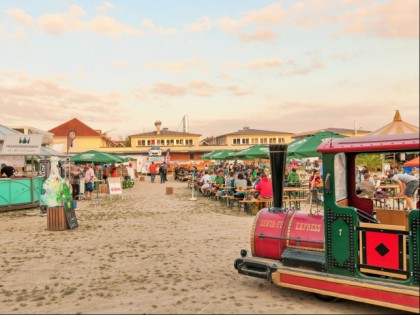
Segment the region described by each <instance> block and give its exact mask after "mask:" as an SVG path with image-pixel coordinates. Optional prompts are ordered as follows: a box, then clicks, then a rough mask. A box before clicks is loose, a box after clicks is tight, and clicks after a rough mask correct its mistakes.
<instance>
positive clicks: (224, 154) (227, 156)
mask: <svg viewBox="0 0 420 315" xmlns="http://www.w3.org/2000/svg"><path fill="white" fill-rule="evenodd" d="M233 153H235V151H234V150H229V149H227V150H222V151H220V152H217V153H214V154H212V155H211V158H210V159H211V160H234V159H235V158H234V157H232V155H233Z"/></svg>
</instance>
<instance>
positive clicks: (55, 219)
mask: <svg viewBox="0 0 420 315" xmlns="http://www.w3.org/2000/svg"><path fill="white" fill-rule="evenodd" d="M68 228H69V225H68V223H67V218H66V214H65V212H64V207H48V208H47V230H50V231H64V230H67V229H68Z"/></svg>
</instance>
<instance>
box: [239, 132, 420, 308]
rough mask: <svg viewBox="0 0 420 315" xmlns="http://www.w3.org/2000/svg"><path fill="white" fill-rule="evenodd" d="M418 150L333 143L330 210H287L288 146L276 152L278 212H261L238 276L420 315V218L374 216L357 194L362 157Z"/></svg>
mask: <svg viewBox="0 0 420 315" xmlns="http://www.w3.org/2000/svg"><path fill="white" fill-rule="evenodd" d="M418 151H419V135H418V134H408V135H395V136H386V137H380V136H365V137H349V138H340V139H328V140H326V141H324V142H323V143H322V144H321V145H320V146H319V148H318V152H321V153H322V160H323V182H324V210H323V213H322V212H321V213H319V212H318V213H314V214H312V213H306V212H299V211H293V210H289V209H286V208H282V204H283V200H282V198H283V181H282V178H283V176H282V175H283V170H284V168H285V164H286V154H287V145H270V163H271V171H272V182H273V195H274V196H273V207H271V208H264V209H262V210H260V211H259V212H258V213H257V215H256V217H255V221H254V224H253V226H252V231H251V250H250V251H248V250H245V249H242V250H241V251H240V256H241V257H239V258H237V259H236V260H235V262H234V267H235V269H237V270H238V273H240V274H243V275H248V276H253V277H257V278H262V279H266V280H268V281H270V282H272V283H274V284H276V285H278V286H282V287H287V288H293V289H298V290H303V291H307V292H312V293H315V294H316V295H317V296H318V297H320V298H322V299H325V300H332V299H337V298H343V299H348V300H354V301H358V302H364V303H368V304H374V305H380V306H384V307H389V308H393V309H399V310H404V311H409V312H415V313H418V312H419V280H420V274H419V269H420V268H419V267H420V213H419V204H418V203H416V202H415V203H414V204H415V205H416V209H414V210H409V211H404V210H393V209H384V210H380V209H378V210H376V213H375V211H374V206H373V203H374V201H373V200H371V199H362V198H359V197H357V195H356V172H355V168H356V164H355V159H356V156H357V154H360V153H383V152H386V153H400V152H406V153H407V152H416V153H418Z"/></svg>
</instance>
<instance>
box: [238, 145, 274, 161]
mask: <svg viewBox="0 0 420 315" xmlns="http://www.w3.org/2000/svg"><path fill="white" fill-rule="evenodd" d="M268 151H269V149H268V145H266V144H257V145H254V146H252V147H249V148H247V149H244V150H242V151H239V152H236V153H234V154H232V155H231V157H232V158H235V159H243V160H253V159H258V158H259V159H268V157H269V156H268Z"/></svg>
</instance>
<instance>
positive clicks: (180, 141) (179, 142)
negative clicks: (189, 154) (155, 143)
mask: <svg viewBox="0 0 420 315" xmlns="http://www.w3.org/2000/svg"><path fill="white" fill-rule="evenodd" d="M175 144H176V145H183V144H184V139H176V140H175Z"/></svg>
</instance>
